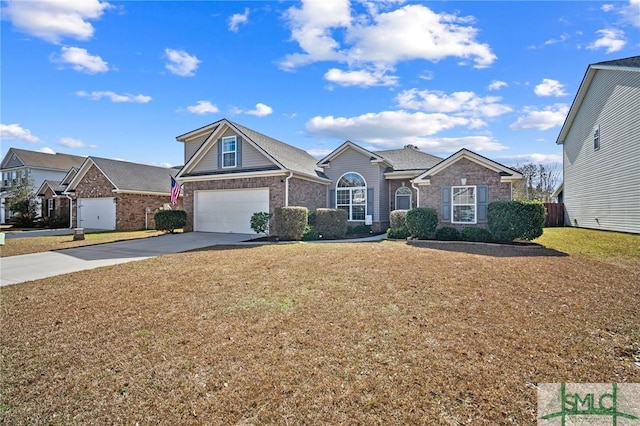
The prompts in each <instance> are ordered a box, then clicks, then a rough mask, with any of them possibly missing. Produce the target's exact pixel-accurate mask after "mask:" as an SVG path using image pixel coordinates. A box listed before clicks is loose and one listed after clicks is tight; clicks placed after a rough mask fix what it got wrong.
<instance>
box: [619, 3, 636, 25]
mask: <svg viewBox="0 0 640 426" xmlns="http://www.w3.org/2000/svg"><path fill="white" fill-rule="evenodd" d="M621 13H622V16H623V17H624V19H625V20H626V21H627V22H629V23H630V24H631V25H632V26H634V27H636V28H640V0H629V4H628V5H627V6H625V7H624V8H622V11H621Z"/></svg>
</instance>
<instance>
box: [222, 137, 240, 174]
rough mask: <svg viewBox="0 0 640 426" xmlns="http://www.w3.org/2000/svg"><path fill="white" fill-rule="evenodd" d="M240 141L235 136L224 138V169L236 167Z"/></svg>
mask: <svg viewBox="0 0 640 426" xmlns="http://www.w3.org/2000/svg"><path fill="white" fill-rule="evenodd" d="M237 154H238V141H237V139H236V137H235V136H227V137H224V138H222V167H223V168H227V167H236V164H237Z"/></svg>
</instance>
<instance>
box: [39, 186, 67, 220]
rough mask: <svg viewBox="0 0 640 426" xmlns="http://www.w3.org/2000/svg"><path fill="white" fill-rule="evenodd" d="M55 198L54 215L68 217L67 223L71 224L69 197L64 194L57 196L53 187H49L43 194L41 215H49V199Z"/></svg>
mask: <svg viewBox="0 0 640 426" xmlns="http://www.w3.org/2000/svg"><path fill="white" fill-rule="evenodd" d="M52 198H53V213H52V215H58V216H61V217H64V218H66V221H67V225H68V224H69V199H68V198H67V197H64V196H57V197H56V196H55V194H54V192H53V191H52V190H51V188H49V187H47V189H46V190H45V191H44V195H43V196H42V205H41V209H42V212H41V216H42V217H49V216H50V215H49V209H48V201H49V200H50V199H52Z"/></svg>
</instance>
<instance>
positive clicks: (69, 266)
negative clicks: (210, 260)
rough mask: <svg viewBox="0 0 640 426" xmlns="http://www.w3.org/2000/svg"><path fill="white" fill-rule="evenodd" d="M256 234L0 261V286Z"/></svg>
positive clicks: (199, 235) (164, 239)
mask: <svg viewBox="0 0 640 426" xmlns="http://www.w3.org/2000/svg"><path fill="white" fill-rule="evenodd" d="M255 236H256V234H217V233H203V232H186V233H184V234H167V235H160V236H157V237H149V238H142V239H138V240H127V241H119V242H116V243H108V244H96V245H92V246H84V247H77V248H72V249H65V250H57V251H48V252H43V253H33V254H24V255H21V256H10V257H3V258H0V286H5V285H11V284H18V283H22V282H25V281H32V280H37V279H40V278H47V277H53V276H55V275H61V274H67V273H69V272H76V271H83V270H85V269H93V268H98V267H100V266H107V265H116V264H119V263H125V262H132V261H135V260H143V259H148V258H150V257H155V256H160V255H163V254H170V253H179V252H183V251H188V250H194V249H198V248H202V247H209V246H214V245H221V244H222V245H224V244H235V243H239V242H242V241H247V240H249V239H251V238H255Z"/></svg>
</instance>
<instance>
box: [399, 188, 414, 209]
mask: <svg viewBox="0 0 640 426" xmlns="http://www.w3.org/2000/svg"><path fill="white" fill-rule="evenodd" d="M410 208H411V190H410V189H409V188H407V187H406V186H401V187H400V188H398V189H397V190H396V210H409V209H410Z"/></svg>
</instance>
